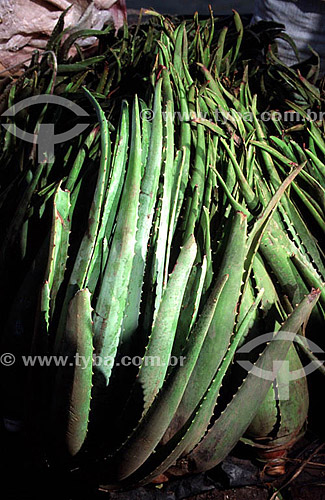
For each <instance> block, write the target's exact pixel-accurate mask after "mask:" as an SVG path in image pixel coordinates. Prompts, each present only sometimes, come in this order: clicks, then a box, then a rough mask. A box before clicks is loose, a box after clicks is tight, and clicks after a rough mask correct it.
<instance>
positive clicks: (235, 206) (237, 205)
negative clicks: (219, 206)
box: [210, 165, 250, 217]
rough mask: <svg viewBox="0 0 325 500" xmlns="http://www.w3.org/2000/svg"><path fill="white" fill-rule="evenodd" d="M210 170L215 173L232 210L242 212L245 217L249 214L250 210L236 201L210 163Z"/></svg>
mask: <svg viewBox="0 0 325 500" xmlns="http://www.w3.org/2000/svg"><path fill="white" fill-rule="evenodd" d="M210 168H211V170H212V171H213V172H214V173H215V174H216V176H217V178H218V181H219V182H220V184H221V185H222V187H223V190H224V192H225V195H226V197H227V198H228V200H229V203H230V205H231V206H232V207H233V209H234V210H236V211H237V212H242V213H243V214H244V215H245V216H246V217H248V216H249V215H250V212H249V211H248V210H247V209H246V208H245V207H244V206H243V205H241V204H240V203H238V202H237V201H236V200H235V198H234V197H233V196H232V194H231V192H230V191H229V189H228V185H227V183H226V182H225V181H224V180H223V178H222V176H221V175H220V174H219V172H218V170H216V169H215V168H214V167H212V166H211V165H210Z"/></svg>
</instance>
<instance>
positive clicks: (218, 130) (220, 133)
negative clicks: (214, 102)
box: [192, 117, 227, 139]
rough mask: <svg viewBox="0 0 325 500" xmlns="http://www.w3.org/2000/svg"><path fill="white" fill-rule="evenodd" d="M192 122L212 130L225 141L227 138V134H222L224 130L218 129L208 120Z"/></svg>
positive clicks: (199, 119) (200, 119)
mask: <svg viewBox="0 0 325 500" xmlns="http://www.w3.org/2000/svg"><path fill="white" fill-rule="evenodd" d="M192 122H194V123H197V124H198V125H202V126H205V127H207V128H209V129H210V130H212V132H214V133H215V134H218V135H220V136H221V137H224V138H225V139H226V138H227V134H226V133H225V132H224V130H223V129H222V128H221V127H219V125H217V124H216V123H213V122H211V121H210V120H207V119H206V118H199V117H196V118H192Z"/></svg>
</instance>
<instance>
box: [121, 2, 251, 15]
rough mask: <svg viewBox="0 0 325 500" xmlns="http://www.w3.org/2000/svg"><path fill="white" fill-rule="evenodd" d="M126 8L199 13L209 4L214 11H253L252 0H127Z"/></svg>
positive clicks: (206, 10) (204, 10)
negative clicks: (150, 8)
mask: <svg viewBox="0 0 325 500" xmlns="http://www.w3.org/2000/svg"><path fill="white" fill-rule="evenodd" d="M126 3H127V7H128V9H140V8H141V7H153V8H154V9H155V10H158V11H159V12H162V13H168V14H193V13H194V12H195V11H196V10H197V11H198V12H199V13H200V14H207V13H208V5H209V4H211V6H212V9H213V11H214V13H215V14H216V15H217V14H231V9H236V10H238V12H239V13H241V14H250V13H252V12H253V8H254V0H230V1H229V0H217V1H215V2H212V1H210V2H209V1H204V0H127V1H126Z"/></svg>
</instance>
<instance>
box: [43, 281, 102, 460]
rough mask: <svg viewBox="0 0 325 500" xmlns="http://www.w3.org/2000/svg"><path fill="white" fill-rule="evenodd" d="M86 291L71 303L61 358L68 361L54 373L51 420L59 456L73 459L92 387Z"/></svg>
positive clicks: (82, 436)
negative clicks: (66, 364) (67, 456)
mask: <svg viewBox="0 0 325 500" xmlns="http://www.w3.org/2000/svg"><path fill="white" fill-rule="evenodd" d="M90 302H91V295H90V292H89V291H88V290H87V289H83V290H79V291H77V293H76V294H75V296H74V297H73V298H72V299H71V301H70V304H69V309H68V315H67V323H66V328H65V333H64V337H63V343H62V347H61V350H60V356H64V357H65V359H66V360H68V361H69V363H68V366H60V367H59V368H58V370H57V373H56V380H55V385H54V392H53V396H52V397H53V400H52V412H51V419H52V425H53V429H52V430H53V431H54V434H55V440H56V442H55V446H56V448H57V450H58V452H59V453H60V454H63V455H64V454H65V453H66V454H67V455H69V456H74V455H76V454H77V453H78V452H79V451H80V449H81V447H82V445H83V443H84V441H85V439H86V434H87V429H88V420H89V412H90V400H91V387H92V357H93V342H92V330H93V323H92V316H91V314H92V308H91V304H90Z"/></svg>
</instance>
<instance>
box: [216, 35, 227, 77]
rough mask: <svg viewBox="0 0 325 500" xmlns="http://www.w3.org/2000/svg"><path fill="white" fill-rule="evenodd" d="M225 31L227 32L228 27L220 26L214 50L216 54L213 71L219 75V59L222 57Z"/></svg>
mask: <svg viewBox="0 0 325 500" xmlns="http://www.w3.org/2000/svg"><path fill="white" fill-rule="evenodd" d="M227 32H228V27H227V26H224V27H223V28H222V30H221V31H220V34H219V38H218V43H217V50H216V55H215V71H216V74H217V76H219V75H220V69H221V61H222V57H223V52H224V46H225V39H226V35H227Z"/></svg>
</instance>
